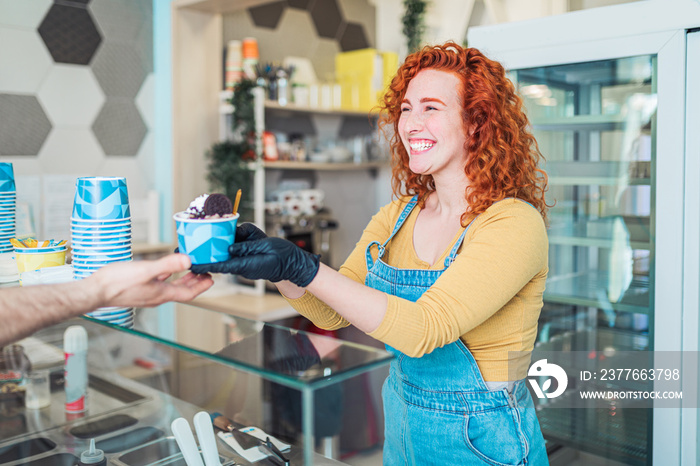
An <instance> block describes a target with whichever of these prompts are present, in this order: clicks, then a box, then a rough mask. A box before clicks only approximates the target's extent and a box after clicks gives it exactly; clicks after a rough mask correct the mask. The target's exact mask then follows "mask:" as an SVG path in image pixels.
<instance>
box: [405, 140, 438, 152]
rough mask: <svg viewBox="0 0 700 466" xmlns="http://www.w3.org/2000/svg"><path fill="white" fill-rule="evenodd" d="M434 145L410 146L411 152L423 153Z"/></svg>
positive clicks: (413, 144)
mask: <svg viewBox="0 0 700 466" xmlns="http://www.w3.org/2000/svg"><path fill="white" fill-rule="evenodd" d="M434 145H435V143H433V142H417V143H412V144H410V146H411V150H412V151H414V152H423V151H424V150H428V149H430V148H431V147H433V146H434Z"/></svg>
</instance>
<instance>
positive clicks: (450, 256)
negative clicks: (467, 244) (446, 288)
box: [445, 223, 471, 268]
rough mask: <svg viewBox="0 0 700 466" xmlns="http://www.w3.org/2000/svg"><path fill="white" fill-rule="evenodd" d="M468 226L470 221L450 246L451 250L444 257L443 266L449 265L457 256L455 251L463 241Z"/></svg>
mask: <svg viewBox="0 0 700 466" xmlns="http://www.w3.org/2000/svg"><path fill="white" fill-rule="evenodd" d="M470 226H471V223H470V224H469V225H467V228H465V229H464V231H463V232H462V234H461V235H459V238H457V241H456V242H455V245H454V246H452V250H451V251H450V253H449V254H448V255H447V257H446V258H445V268H447V267H449V266H450V265H451V264H452V263H453V262H454V261H455V259H456V258H457V251H458V250H459V247H460V246H462V243H463V242H464V237H465V236H466V235H467V230H469V227H470Z"/></svg>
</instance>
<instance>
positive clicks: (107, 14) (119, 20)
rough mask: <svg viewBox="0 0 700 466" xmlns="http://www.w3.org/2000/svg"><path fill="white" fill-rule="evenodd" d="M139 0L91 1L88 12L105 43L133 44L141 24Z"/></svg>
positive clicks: (141, 16)
mask: <svg viewBox="0 0 700 466" xmlns="http://www.w3.org/2000/svg"><path fill="white" fill-rule="evenodd" d="M140 3H141V0H93V1H92V3H90V11H91V12H92V14H93V16H94V17H95V21H96V22H97V25H98V26H99V28H100V31H102V34H104V37H105V40H106V41H121V42H133V41H134V40H135V39H136V36H137V35H138V33H139V29H140V28H141V24H142V23H143V10H142V9H141V6H140Z"/></svg>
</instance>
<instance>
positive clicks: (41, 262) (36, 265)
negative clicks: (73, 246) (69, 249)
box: [15, 248, 66, 273]
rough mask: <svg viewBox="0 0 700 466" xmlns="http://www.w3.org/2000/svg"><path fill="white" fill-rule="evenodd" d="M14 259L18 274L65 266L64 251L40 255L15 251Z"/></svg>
mask: <svg viewBox="0 0 700 466" xmlns="http://www.w3.org/2000/svg"><path fill="white" fill-rule="evenodd" d="M29 249H31V248H29ZM15 257H16V259H17V270H19V272H20V273H22V272H29V271H32V270H39V269H43V268H45V267H56V266H59V265H65V264H66V250H65V249H64V250H63V251H56V252H42V253H30V252H28V253H21V252H19V251H18V250H17V249H15Z"/></svg>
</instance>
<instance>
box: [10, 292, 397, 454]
mask: <svg viewBox="0 0 700 466" xmlns="http://www.w3.org/2000/svg"><path fill="white" fill-rule="evenodd" d="M172 322H175V326H172V325H171V324H169V323H172ZM70 325H81V326H83V327H84V328H85V329H86V331H87V334H88V374H89V376H88V377H89V384H88V389H87V394H88V396H87V400H88V401H87V404H88V409H87V411H86V412H84V413H77V414H76V413H66V412H65V411H64V403H65V393H64V389H63V383H62V377H63V364H64V356H63V335H64V332H65V329H66V328H67V327H68V326H70ZM19 344H20V345H22V346H23V349H24V353H25V354H26V355H27V357H28V359H29V361H30V363H31V365H32V370H34V371H36V370H47V371H49V372H50V373H51V403H50V404H49V405H48V406H46V407H43V408H40V409H30V408H27V407H26V406H25V403H23V402H22V397H3V398H0V464H2V465H3V466H4V465H7V466H16V465H32V466H39V465H61V464H66V465H73V464H76V462H77V460H78V458H80V455H81V453H82V452H83V451H85V450H87V449H88V446H89V441H90V439H91V438H94V439H95V440H96V445H97V448H99V449H101V450H103V451H104V452H105V456H106V458H107V461H108V464H113V465H121V466H139V465H140V466H146V465H155V464H158V465H166V464H167V465H170V466H174V465H178V466H182V465H184V464H185V461H184V459H183V456H182V455H181V453H180V449H179V448H178V445H177V443H176V441H175V439H174V437H173V433H172V430H171V423H172V421H173V420H175V419H176V418H179V417H184V418H185V419H186V420H187V421H188V422H189V424H190V425H191V426H192V427H193V429H192V430H193V431H194V423H193V417H194V415H195V414H196V413H197V412H200V411H206V412H208V413H214V412H218V413H221V414H223V415H224V416H225V417H227V418H228V419H230V420H231V421H233V424H234V425H236V426H237V427H257V428H259V429H262V431H264V432H265V433H266V434H269V435H270V436H273V438H276V439H278V440H280V441H282V442H284V443H286V444H288V445H290V449H289V450H286V449H285V450H283V453H284V455H285V456H286V457H287V459H288V460H290V462H291V464H293V465H302V464H303V465H312V464H315V465H339V464H343V463H341V461H340V458H339V452H338V450H337V449H332V448H330V447H328V446H327V444H328V443H329V442H330V441H335V442H336V443H337V442H339V441H340V437H341V436H342V435H344V434H345V435H347V434H348V433H347V432H341V431H340V426H342V425H343V420H344V417H345V416H348V415H352V413H351V412H350V411H352V409H362V410H363V412H364V413H365V414H368V413H369V412H371V410H369V408H368V407H366V406H364V405H362V404H361V403H359V402H357V397H356V396H355V392H358V393H363V391H362V390H363V388H367V387H366V386H365V383H366V378H367V377H370V376H371V375H372V374H373V373H377V372H379V376H383V374H384V371H382V370H381V369H384V370H385V369H386V366H387V365H388V363H389V361H390V359H391V355H390V354H389V353H388V352H386V351H384V350H383V349H376V348H371V347H367V346H363V345H359V344H356V343H351V342H346V341H342V340H339V339H336V338H332V337H329V336H322V335H317V334H314V333H308V332H304V331H299V330H294V329H289V328H285V327H281V326H277V325H274V324H270V323H263V322H259V321H253V320H249V319H244V318H240V317H234V316H231V315H228V314H223V313H219V312H214V311H209V310H206V309H202V308H199V307H196V306H190V305H184V304H178V305H176V306H175V307H174V308H173V309H157V308H152V309H139V310H137V312H136V320H135V325H134V327H133V328H131V329H130V328H124V327H121V326H118V325H113V324H109V323H106V322H102V321H99V320H95V319H91V318H88V317H85V318H79V319H73V320H70V321H67V322H63V323H60V324H58V325H55V326H52V327H49V328H46V329H44V330H41V331H39V332H37V333H35V334H34V335H32V336H31V337H29V338H26V339H24V340H21V341H20V342H19ZM380 368H381V369H380ZM378 369H379V371H377V370H378ZM348 397H350V398H352V399H354V400H355V403H354V404H353V405H352V409H349V408H346V405H347V403H346V402H345V401H344V400H346V399H347V398H348ZM353 397H354V398H353ZM367 420H368V421H370V422H371V419H369V418H367ZM217 444H218V451H219V455H220V458H221V462H222V464H224V465H232V464H239V465H245V464H252V463H251V462H250V461H247V460H246V458H244V457H243V456H241V455H239V454H237V453H236V452H235V451H234V450H233V449H231V448H229V447H228V446H227V445H226V444H225V443H223V442H222V441H221V440H217ZM249 447H250V448H253V449H254V448H257V447H256V446H255V445H252V446H249ZM246 448H248V447H246ZM255 464H259V465H261V466H262V465H267V464H278V463H277V462H275V461H274V460H273V459H269V458H268V459H260V460H259V461H256V462H255Z"/></svg>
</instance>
